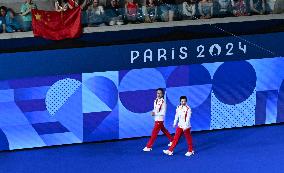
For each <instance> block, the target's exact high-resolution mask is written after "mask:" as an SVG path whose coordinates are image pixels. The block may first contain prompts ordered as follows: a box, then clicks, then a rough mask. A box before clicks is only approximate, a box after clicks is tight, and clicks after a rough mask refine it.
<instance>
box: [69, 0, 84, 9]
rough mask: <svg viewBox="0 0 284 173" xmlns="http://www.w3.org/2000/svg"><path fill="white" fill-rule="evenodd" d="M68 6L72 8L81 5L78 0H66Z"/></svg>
mask: <svg viewBox="0 0 284 173" xmlns="http://www.w3.org/2000/svg"><path fill="white" fill-rule="evenodd" d="M68 4H69V8H70V9H73V8H75V7H79V6H81V1H80V0H68Z"/></svg>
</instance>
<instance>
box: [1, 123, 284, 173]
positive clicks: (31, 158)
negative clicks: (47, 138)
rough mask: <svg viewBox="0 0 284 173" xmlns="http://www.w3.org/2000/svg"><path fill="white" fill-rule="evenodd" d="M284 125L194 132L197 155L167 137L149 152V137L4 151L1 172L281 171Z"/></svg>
mask: <svg viewBox="0 0 284 173" xmlns="http://www.w3.org/2000/svg"><path fill="white" fill-rule="evenodd" d="M283 131H284V125H283V124H279V125H273V126H262V127H251V128H237V129H229V130H218V131H205V132H196V133H193V139H194V145H195V150H196V155H194V156H193V157H191V158H188V157H185V156H184V153H185V151H186V142H185V140H184V138H181V140H180V143H179V144H178V146H177V148H176V150H175V153H174V155H173V156H166V155H164V154H163V153H162V150H163V149H165V148H167V147H166V144H167V143H168V141H167V138H166V137H165V136H160V137H158V139H157V141H156V143H155V145H154V149H153V151H152V152H150V153H144V152H143V151H142V148H143V147H144V145H145V143H146V142H147V140H148V138H138V139H132V140H124V141H116V142H104V143H87V144H80V145H72V146H65V147H51V148H43V149H37V150H25V151H13V152H0V163H1V164H0V172H1V173H7V172H13V173H16V172H21V173H32V172H35V173H37V172H40V173H51V172H52V173H65V172H66V173H83V172H84V173H85V172H96V173H113V172H114V173H125V172H133V173H140V172H141V173H145V172H147V173H148V172H149V173H156V172H162V173H173V172H178V173H189V172H196V173H197V172H198V173H240V172H244V173H246V172H248V173H267V172H270V173H282V172H283V170H284V164H283V162H284V160H283V159H284V158H283V155H284V145H283V143H284V135H283Z"/></svg>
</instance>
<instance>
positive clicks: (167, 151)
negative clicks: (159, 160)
mask: <svg viewBox="0 0 284 173" xmlns="http://www.w3.org/2000/svg"><path fill="white" fill-rule="evenodd" d="M163 152H164V153H165V154H166V155H169V156H172V155H173V154H174V153H173V152H172V151H170V150H163Z"/></svg>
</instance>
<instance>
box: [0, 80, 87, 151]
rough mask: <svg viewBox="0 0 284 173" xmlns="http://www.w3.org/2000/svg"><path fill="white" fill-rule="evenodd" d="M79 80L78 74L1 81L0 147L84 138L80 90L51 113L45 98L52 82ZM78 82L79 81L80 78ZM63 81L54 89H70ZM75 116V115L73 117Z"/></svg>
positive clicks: (62, 141)
mask: <svg viewBox="0 0 284 173" xmlns="http://www.w3.org/2000/svg"><path fill="white" fill-rule="evenodd" d="M69 79H72V80H76V81H81V75H62V76H51V77H37V78H30V79H16V80H9V81H2V82H1V83H0V95H1V96H3V97H1V100H0V141H1V142H0V150H6V149H9V150H13V149H22V148H32V147H42V146H51V145H61V144H69V143H80V142H82V141H83V135H82V134H80V133H82V132H83V124H82V123H81V124H80V122H82V108H81V106H80V105H81V93H82V92H81V90H80V89H79V88H78V89H77V91H75V90H72V91H73V93H72V94H69V95H68V98H67V99H65V100H64V103H61V105H60V108H59V107H58V108H57V110H56V112H52V114H51V113H50V111H48V109H47V107H48V104H49V103H50V102H46V98H47V97H49V96H48V93H51V92H52V91H54V90H53V87H52V86H54V84H55V83H57V82H58V81H66V80H69ZM80 83H81V82H80ZM70 88H71V89H72V87H70V86H69V85H65V86H64V87H62V88H61V90H59V89H58V90H57V91H56V93H57V94H60V93H62V92H64V90H66V91H69V90H70ZM54 98H56V97H54ZM74 117H75V118H74Z"/></svg>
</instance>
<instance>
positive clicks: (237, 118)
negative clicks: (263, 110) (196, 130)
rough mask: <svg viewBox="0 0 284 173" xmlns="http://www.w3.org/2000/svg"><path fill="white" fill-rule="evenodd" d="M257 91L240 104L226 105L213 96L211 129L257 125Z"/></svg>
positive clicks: (213, 94)
mask: <svg viewBox="0 0 284 173" xmlns="http://www.w3.org/2000/svg"><path fill="white" fill-rule="evenodd" d="M255 95H256V91H254V92H253V93H252V94H251V96H250V97H249V98H247V99H246V100H245V101H243V102H242V103H239V104H235V105H229V104H224V103H222V102H221V101H219V100H218V99H217V97H216V96H215V93H214V92H213V93H212V95H211V99H212V106H211V114H212V116H211V124H210V129H223V128H232V127H243V126H252V125H255V105H256V96H255Z"/></svg>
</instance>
